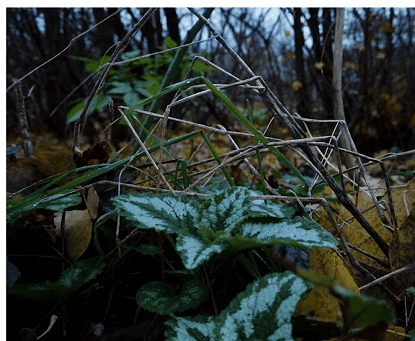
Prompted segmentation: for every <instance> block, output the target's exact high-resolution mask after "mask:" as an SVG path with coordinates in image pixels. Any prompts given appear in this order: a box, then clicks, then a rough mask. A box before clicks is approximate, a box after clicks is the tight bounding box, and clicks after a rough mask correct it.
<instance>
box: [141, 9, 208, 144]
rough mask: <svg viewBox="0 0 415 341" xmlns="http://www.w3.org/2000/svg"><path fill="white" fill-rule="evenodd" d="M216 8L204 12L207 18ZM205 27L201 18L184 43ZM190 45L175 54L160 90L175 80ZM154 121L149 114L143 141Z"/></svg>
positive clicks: (156, 105) (158, 102)
mask: <svg viewBox="0 0 415 341" xmlns="http://www.w3.org/2000/svg"><path fill="white" fill-rule="evenodd" d="M213 10H214V8H208V9H206V10H205V11H204V12H203V16H204V17H205V18H209V17H210V15H211V13H212V12H213ZM202 27H203V22H202V21H201V20H200V19H199V20H198V21H197V22H196V24H194V26H193V27H192V28H191V29H190V30H189V31H188V32H187V34H186V37H185V39H184V42H183V44H184V45H186V44H189V43H191V42H192V41H193V39H194V38H195V37H196V34H197V33H198V32H199V31H200V30H201V28H202ZM187 49H188V47H187V46H183V47H182V48H180V49H179V50H178V51H177V52H176V54H175V55H174V58H173V60H172V61H171V63H170V65H169V68H168V69H167V72H166V74H165V75H164V77H163V80H162V81H161V84H160V87H159V92H160V93H162V92H163V90H164V89H165V88H166V87H167V86H169V85H170V84H171V83H172V82H173V78H174V76H175V74H176V72H177V69H178V68H179V65H180V63H181V62H182V60H183V58H184V56H185V54H186V52H187ZM163 96H164V95H162V96H160V97H158V98H157V99H156V100H154V102H153V103H152V104H151V107H150V110H149V111H151V112H157V110H158V108H159V107H160V105H161V102H162V100H163ZM153 121H154V117H153V116H147V118H146V120H145V122H144V128H143V129H142V130H141V132H140V139H141V141H144V140H145V139H146V138H147V135H148V134H147V132H146V130H148V129H149V128H150V126H151V124H152V123H153Z"/></svg>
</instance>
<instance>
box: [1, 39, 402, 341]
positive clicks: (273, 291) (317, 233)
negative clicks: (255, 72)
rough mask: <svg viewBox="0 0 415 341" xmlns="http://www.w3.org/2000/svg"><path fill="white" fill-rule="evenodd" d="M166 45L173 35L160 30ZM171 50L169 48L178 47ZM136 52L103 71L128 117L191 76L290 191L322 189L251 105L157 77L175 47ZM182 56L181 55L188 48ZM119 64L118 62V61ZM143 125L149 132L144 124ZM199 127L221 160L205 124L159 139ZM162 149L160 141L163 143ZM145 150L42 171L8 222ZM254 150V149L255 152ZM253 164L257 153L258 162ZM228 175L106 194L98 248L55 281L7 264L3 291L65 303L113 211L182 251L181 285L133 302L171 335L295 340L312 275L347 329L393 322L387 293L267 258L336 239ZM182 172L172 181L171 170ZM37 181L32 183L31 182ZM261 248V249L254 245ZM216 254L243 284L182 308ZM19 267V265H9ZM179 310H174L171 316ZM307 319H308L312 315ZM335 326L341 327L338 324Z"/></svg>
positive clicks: (99, 264)
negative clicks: (216, 304) (210, 310)
mask: <svg viewBox="0 0 415 341" xmlns="http://www.w3.org/2000/svg"><path fill="white" fill-rule="evenodd" d="M165 44H166V46H165V48H171V47H175V44H174V43H173V42H172V41H171V40H169V39H166V40H165ZM176 56H177V55H176ZM135 57H136V55H135V54H124V55H123V59H124V60H125V61H128V60H130V61H131V63H128V64H125V65H127V66H125V67H126V68H127V69H128V68H130V69H128V71H129V72H125V69H124V71H123V72H118V71H114V72H112V73H110V76H109V79H108V82H107V86H106V87H107V88H106V89H105V91H107V94H111V95H118V96H120V97H122V99H123V101H124V103H125V104H126V105H127V106H129V109H128V110H127V111H126V112H125V115H124V119H125V120H126V122H130V120H131V117H130V116H129V115H132V114H133V112H134V110H135V109H137V108H141V107H143V106H144V105H146V104H150V103H155V102H156V101H158V100H159V99H161V98H162V97H163V96H165V95H166V94H169V93H171V92H173V91H177V90H186V89H188V88H189V87H190V86H192V85H194V84H203V85H206V86H207V87H208V88H209V89H210V90H211V91H212V93H213V94H214V95H215V96H216V97H217V99H219V100H220V101H221V102H222V103H223V104H225V105H226V107H227V108H228V109H229V110H230V111H231V112H232V114H233V115H234V116H235V117H236V118H237V119H238V120H239V121H240V122H242V123H243V124H244V126H245V127H246V128H247V129H248V130H249V131H250V132H251V133H252V134H253V135H254V136H255V142H256V143H262V144H263V145H264V146H265V147H267V148H268V149H269V151H270V152H271V153H273V154H274V155H275V156H276V157H277V158H278V159H279V160H280V161H281V163H283V164H284V165H285V166H286V167H287V168H288V169H289V170H290V171H291V173H292V174H293V175H292V176H290V178H287V179H288V181H290V182H291V183H293V190H294V189H295V193H296V194H298V195H302V196H311V195H315V194H319V193H321V191H322V189H323V187H324V186H322V185H321V186H320V185H319V186H317V187H314V188H311V184H310V180H309V179H308V178H307V177H305V176H303V175H302V174H301V173H300V172H299V171H298V170H297V169H296V168H295V167H294V166H293V165H292V164H291V163H290V161H289V160H288V159H287V158H286V157H285V156H284V155H282V154H281V152H279V151H278V150H277V149H276V148H275V147H274V146H272V145H269V141H268V140H267V138H266V137H265V136H263V135H262V134H261V133H260V132H259V131H258V130H257V129H256V128H255V126H254V125H253V123H252V121H253V119H252V113H251V114H249V113H248V115H244V114H243V113H241V112H240V111H239V110H238V109H237V107H236V106H235V104H234V103H232V102H231V101H230V100H229V98H228V97H226V96H225V94H224V93H223V92H222V91H220V90H219V89H218V88H216V87H215V86H214V85H213V84H212V83H211V82H210V81H208V80H207V79H206V78H204V77H201V76H199V77H195V78H190V79H185V80H183V81H180V82H177V83H174V84H167V85H165V86H163V82H164V80H165V79H166V78H165V77H160V75H159V74H158V70H159V69H160V68H163V67H165V66H168V65H171V63H174V61H175V58H176V57H172V55H169V54H163V55H161V56H158V57H156V58H155V59H145V58H144V59H137V60H135V59H134V58H135ZM186 58H187V57H186ZM186 58H184V62H183V64H182V66H181V68H180V69H179V70H178V71H179V72H180V73H181V74H182V73H183V72H186V70H187V69H188V67H189V66H190V65H191V64H190V63H192V62H191V60H190V59H189V58H190V57H189V58H188V59H186ZM83 61H85V62H86V69H87V70H88V71H89V72H95V71H98V70H99V67H100V66H101V65H103V64H105V63H106V62H107V61H108V60H107V59H105V58H103V59H101V60H100V61H99V62H94V61H91V60H86V59H84V60H83ZM123 65H124V64H123ZM140 67H144V69H145V70H146V72H145V73H144V74H143V76H141V78H140V79H139V80H136V77H133V76H132V74H133V73H134V71H135V69H136V68H140ZM193 67H194V68H195V69H196V71H198V72H201V73H203V72H205V71H207V69H204V67H203V64H194V65H193ZM105 91H104V92H102V94H101V95H100V96H102V97H99V96H98V97H97V99H96V103H95V104H94V105H93V109H99V108H102V107H103V106H104V105H105V103H106V102H107V101H108V99H107V97H106V96H107V94H106V93H105ZM81 107H82V108H83V106H82V105H80V106H79V107H77V108H76V109H75V108H73V110H71V112H70V113H69V114H68V120H69V121H74V120H75V119H77V118H78V117H79V115H80V112H82V109H81ZM145 133H146V134H147V132H145ZM197 134H202V136H203V138H204V139H205V142H206V144H207V145H208V147H209V148H210V151H211V152H212V154H213V155H214V156H215V159H216V161H217V163H218V165H220V164H221V160H220V158H219V156H218V153H217V152H216V151H215V149H214V147H213V146H212V144H211V143H210V141H209V139H208V138H207V137H206V135H204V133H203V132H200V131H195V132H193V133H190V134H188V135H185V136H181V137H179V138H175V139H171V140H169V141H166V142H165V143H164V147H167V146H169V145H173V144H175V143H179V142H180V141H182V140H183V139H187V138H192V137H194V136H195V135H197ZM152 138H154V141H155V142H154V144H153V146H152V147H151V148H149V149H148V152H149V153H150V154H152V153H154V152H155V151H157V150H159V149H160V148H161V145H160V143H159V142H158V141H157V139H155V137H152ZM163 152H165V153H166V154H168V153H167V151H166V150H163ZM145 155H146V153H144V152H141V153H137V154H135V155H133V156H130V157H127V158H125V159H122V160H119V161H114V160H115V158H116V157H117V156H118V154H117V153H116V154H114V155H113V156H112V157H111V158H110V160H109V161H108V163H107V164H103V165H93V166H86V167H81V168H78V169H75V170H71V171H69V172H66V173H63V174H59V175H57V176H53V177H50V178H48V179H45V180H43V181H42V182H41V183H40V185H43V187H42V188H41V189H40V190H38V191H36V192H34V193H32V194H31V195H28V196H27V197H26V198H24V199H22V200H21V201H17V202H14V201H12V200H8V201H7V224H8V225H9V226H10V227H12V228H13V227H16V226H17V225H18V224H19V223H21V222H22V221H24V220H25V219H26V218H27V217H28V216H29V215H30V214H32V213H34V212H36V211H37V210H39V209H41V208H42V209H50V210H55V211H62V210H64V209H66V208H68V207H71V206H74V205H77V204H78V203H79V202H80V196H79V194H77V192H76V190H74V189H75V188H76V186H79V185H83V184H86V183H87V182H90V181H92V180H93V179H96V178H97V177H98V176H100V175H103V174H106V173H110V172H112V171H114V170H117V169H121V168H123V167H124V166H126V165H127V164H130V163H132V162H134V161H136V160H138V159H140V158H141V157H144V156H145ZM258 157H259V156H258ZM260 164H261V163H260ZM221 170H222V172H223V175H224V177H225V178H226V179H227V182H226V183H225V184H224V183H220V184H219V183H218V184H214V185H211V186H210V187H203V186H198V187H196V186H195V192H194V193H193V194H194V195H195V196H194V197H189V196H184V195H179V194H173V193H169V194H160V195H157V196H155V195H152V194H148V193H147V194H137V193H133V194H127V195H119V196H116V197H114V198H113V199H112V201H113V203H114V205H115V209H114V210H112V211H111V212H109V213H107V214H105V215H103V216H101V217H100V218H99V219H98V220H97V221H96V223H95V226H94V245H95V248H96V250H97V252H98V253H99V256H98V257H95V258H90V259H86V260H79V261H76V262H75V263H74V264H72V265H71V266H70V267H68V268H67V269H66V270H65V271H63V272H62V273H61V275H60V277H59V279H58V280H57V281H55V282H50V281H46V282H45V283H40V284H20V283H18V276H17V274H18V272H17V271H18V270H17V269H15V268H12V267H11V269H12V272H13V278H11V280H10V285H8V294H11V295H17V296H20V297H25V298H30V299H34V300H37V301H41V302H44V303H47V304H51V305H52V304H55V303H65V301H67V300H68V299H69V298H70V297H71V296H72V295H74V294H75V293H76V292H77V291H78V290H79V289H80V288H81V287H83V286H84V285H85V284H87V283H89V282H91V281H92V280H94V279H95V278H96V277H97V276H99V275H100V274H101V273H102V272H103V270H104V267H105V265H106V262H105V256H106V255H105V252H104V251H103V249H102V248H101V245H100V244H99V238H98V237H97V235H98V234H100V233H104V234H105V236H107V237H108V238H114V235H115V231H114V228H111V227H109V224H107V223H108V222H109V221H111V220H116V219H117V218H118V217H119V216H120V217H121V219H120V220H121V227H120V229H122V228H125V227H126V226H135V227H137V228H139V229H143V230H149V229H150V230H154V231H157V232H160V233H162V234H164V236H165V237H166V239H167V240H168V241H169V242H170V244H171V246H172V248H173V249H174V250H175V251H176V253H177V255H178V257H179V258H180V260H181V262H182V264H183V266H184V269H180V270H177V269H173V270H172V274H173V275H176V276H177V277H178V278H180V280H181V281H182V286H181V290H180V291H179V292H176V290H175V289H176V288H173V287H172V286H171V285H170V284H168V283H165V282H150V283H148V284H146V285H144V286H142V287H141V288H140V290H139V291H138V292H137V295H136V300H137V304H138V305H139V306H141V307H142V308H143V309H146V310H148V311H150V312H155V313H157V314H160V315H168V316H169V317H170V320H169V321H168V322H167V326H168V330H167V332H166V336H167V337H168V338H169V340H183V339H186V340H206V339H209V340H276V339H283V340H293V336H292V335H293V333H294V330H293V328H294V324H293V314H294V311H295V306H296V304H297V303H298V302H299V301H300V300H301V298H302V297H303V296H304V295H305V294H306V293H307V292H309V290H310V289H311V288H312V287H313V285H324V286H326V287H327V288H328V289H329V290H330V291H331V292H332V293H333V295H335V296H336V297H337V298H339V299H340V300H341V301H342V303H343V305H344V306H345V307H346V308H347V309H345V310H344V311H343V313H344V314H345V316H344V319H345V321H347V322H350V321H352V323H348V324H345V325H344V326H343V332H346V333H347V332H349V331H350V330H352V329H355V328H360V329H363V330H364V329H365V328H370V327H373V326H374V325H377V324H378V323H385V322H393V320H394V317H393V314H392V313H391V311H390V310H389V309H388V307H387V305H386V304H385V302H383V301H381V300H377V299H372V298H369V297H364V296H358V295H356V294H354V293H352V292H349V291H347V290H345V289H342V288H340V287H338V286H337V285H336V284H334V283H333V282H332V281H331V280H330V279H328V278H324V277H322V276H318V275H316V274H314V273H312V272H311V271H309V270H307V269H304V268H300V267H298V266H296V265H295V264H294V266H293V269H290V270H292V272H281V269H279V268H278V267H277V266H276V264H275V263H274V262H273V261H272V257H271V255H270V253H269V247H270V246H278V247H294V248H297V249H299V250H306V251H307V250H309V249H312V248H336V247H337V246H338V244H339V243H338V241H337V239H336V238H334V237H333V236H332V235H330V234H329V233H328V232H326V231H325V230H324V229H323V228H322V227H321V226H320V225H318V224H317V223H315V222H314V221H312V220H310V219H308V218H306V217H304V216H302V215H299V214H298V212H297V209H296V207H295V206H293V205H288V204H279V203H272V202H268V203H265V201H262V200H256V201H252V200H251V198H250V196H251V195H254V194H258V193H256V192H253V191H250V190H249V189H247V188H245V187H237V186H235V184H234V183H233V180H232V178H231V177H230V176H229V174H228V172H227V170H226V168H225V167H222V168H221ZM78 173H79V176H78V177H77V178H76V179H73V180H71V181H69V182H67V183H66V184H65V185H63V186H60V187H54V186H55V185H57V184H58V183H60V181H62V180H63V179H65V178H67V177H69V176H71V175H73V174H78ZM179 173H181V174H182V175H183V180H181V181H179V179H178V174H179ZM186 174H187V170H186V163H185V161H180V162H178V163H177V171H176V174H175V175H173V176H172V180H173V183H174V185H175V186H176V188H179V189H185V188H187V187H188V186H189V185H190V184H191V181H190V178H189V177H187V176H186ZM261 174H262V176H261V179H262V183H261V189H262V193H266V187H265V184H264V177H263V172H262V170H261ZM38 185H39V184H38ZM197 192H198V193H207V194H209V198H208V199H206V198H201V197H198V196H197ZM124 247H125V248H129V249H130V250H136V251H139V252H142V253H144V254H151V255H156V254H157V253H158V252H159V251H158V250H157V248H155V247H154V246H153V245H141V246H140V247H136V248H134V247H132V246H131V245H124ZM259 251H261V252H263V253H265V255H266V256H267V257H268V259H264V256H262V255H261V254H260V252H259ZM215 260H220V261H223V262H224V263H226V262H230V261H233V260H237V261H238V262H240V263H241V264H242V265H243V266H244V268H245V269H246V271H247V273H249V274H250V275H251V277H252V279H253V282H252V283H251V284H249V285H248V286H247V287H246V289H245V290H244V291H243V292H240V293H239V294H238V295H237V296H236V297H235V298H234V299H233V300H232V301H231V303H230V304H229V305H228V307H227V308H225V309H224V310H223V311H221V312H220V313H219V314H218V316H194V317H184V316H182V315H183V314H184V313H185V312H188V311H189V310H192V309H196V308H198V307H199V306H200V305H201V304H202V303H203V302H205V301H206V300H207V297H208V293H209V290H210V289H209V286H208V284H207V283H206V281H207V280H208V279H207V278H206V276H205V277H204V270H205V269H206V266H207V265H208V264H210V263H211V262H213V261H215ZM257 262H261V263H263V264H265V265H266V268H267V271H268V273H266V274H265V275H264V274H263V273H261V271H260V270H259V268H258V266H257ZM16 270H17V271H16ZM179 315H180V316H179ZM313 323H314V322H313V321H312V319H310V320H309V321H308V325H309V326H311V325H313ZM336 330H340V328H337V329H336Z"/></svg>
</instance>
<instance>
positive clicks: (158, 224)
mask: <svg viewBox="0 0 415 341" xmlns="http://www.w3.org/2000/svg"><path fill="white" fill-rule="evenodd" d="M252 193H253V192H252V191H249V190H248V189H247V188H245V187H231V188H228V189H226V190H223V191H217V192H214V194H212V195H211V196H210V197H209V198H208V199H207V200H200V201H197V200H196V199H195V198H190V197H185V196H182V195H174V194H161V195H158V196H153V195H151V194H145V195H140V194H136V193H134V194H129V195H123V196H118V197H116V198H114V199H112V200H113V202H114V204H115V206H116V207H117V208H118V209H119V211H120V214H121V215H123V216H125V217H126V218H127V219H128V220H130V221H132V222H134V223H135V224H139V225H140V227H141V228H152V229H155V230H156V231H164V232H166V233H169V234H178V236H177V239H176V251H177V252H178V254H179V256H180V258H181V259H182V261H183V264H184V266H185V267H186V269H188V270H191V269H195V268H197V267H198V266H200V265H201V264H203V263H205V262H207V261H208V260H209V259H210V258H211V257H212V256H213V255H215V254H221V253H222V252H224V251H225V250H228V251H230V254H231V255H232V254H236V253H238V252H240V251H243V250H245V249H250V248H254V247H263V246H268V245H288V246H297V247H301V248H305V249H309V248H315V247H323V248H329V247H337V245H338V243H337V240H336V239H335V238H334V237H332V236H331V235H330V234H329V233H328V232H327V231H325V230H324V229H323V228H322V227H321V226H320V225H318V224H317V223H315V222H314V221H312V220H309V219H307V218H304V217H299V216H297V217H293V215H294V214H295V207H294V206H292V205H283V204H272V203H269V204H268V205H265V204H264V203H263V201H262V200H257V201H255V202H252V200H251V199H250V195H251V194H252ZM287 217H288V218H287Z"/></svg>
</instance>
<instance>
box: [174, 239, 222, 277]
mask: <svg viewBox="0 0 415 341" xmlns="http://www.w3.org/2000/svg"><path fill="white" fill-rule="evenodd" d="M228 247H229V244H228V243H227V242H226V241H225V240H217V239H215V240H213V241H212V242H207V241H206V240H204V239H203V238H202V237H200V236H195V235H192V234H188V233H182V234H180V235H178V236H177V239H176V250H177V252H178V254H179V255H180V258H181V260H182V262H183V265H184V266H185V268H186V269H188V270H192V269H195V268H197V267H198V266H199V265H201V264H203V263H205V262H207V261H208V260H209V259H210V258H211V257H212V256H213V255H215V254H220V253H222V252H223V251H225V250H226V249H227V248H228Z"/></svg>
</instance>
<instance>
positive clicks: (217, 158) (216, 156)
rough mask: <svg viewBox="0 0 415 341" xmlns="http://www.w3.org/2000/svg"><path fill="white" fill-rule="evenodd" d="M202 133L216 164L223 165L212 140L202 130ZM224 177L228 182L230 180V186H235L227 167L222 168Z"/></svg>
mask: <svg viewBox="0 0 415 341" xmlns="http://www.w3.org/2000/svg"><path fill="white" fill-rule="evenodd" d="M200 133H201V134H202V137H203V139H204V140H205V142H206V144H207V146H208V148H209V149H210V151H211V152H212V154H213V156H214V157H215V159H216V162H217V163H218V164H219V165H220V164H221V163H222V160H221V159H220V157H219V154H218V153H217V152H216V150H215V147H213V145H212V143H211V142H210V140H209V139H208V137H207V136H206V134H205V133H204V132H203V131H201V130H200ZM221 170H222V172H223V175H225V178H226V180H228V182H229V184H230V185H231V186H235V183H234V182H233V179H232V178H231V176H230V175H229V173H228V170H227V169H226V168H225V167H222V168H221Z"/></svg>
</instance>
